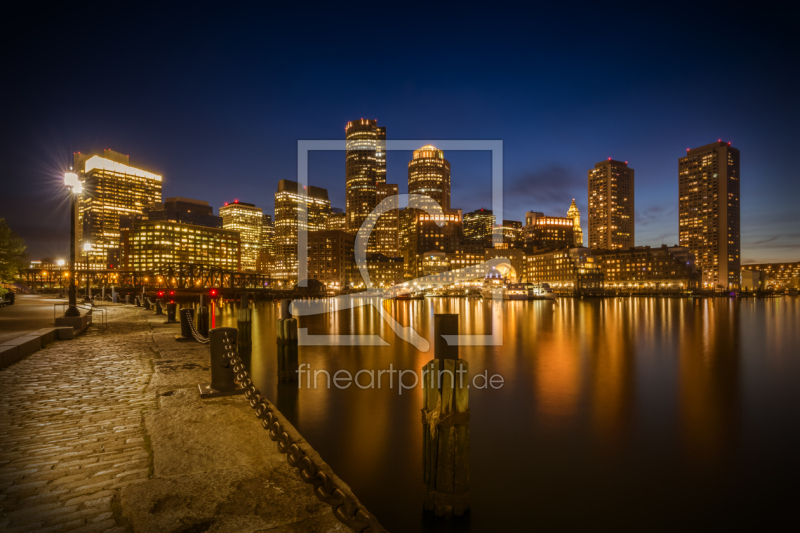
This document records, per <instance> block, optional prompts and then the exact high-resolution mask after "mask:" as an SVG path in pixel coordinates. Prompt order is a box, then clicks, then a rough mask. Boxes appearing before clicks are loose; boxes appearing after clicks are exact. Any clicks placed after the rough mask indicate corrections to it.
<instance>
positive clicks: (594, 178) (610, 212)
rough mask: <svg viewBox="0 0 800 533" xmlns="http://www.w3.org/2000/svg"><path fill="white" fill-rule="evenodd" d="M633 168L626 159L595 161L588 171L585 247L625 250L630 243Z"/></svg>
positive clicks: (631, 238)
mask: <svg viewBox="0 0 800 533" xmlns="http://www.w3.org/2000/svg"><path fill="white" fill-rule="evenodd" d="M633 174H634V170H633V169H632V168H628V162H627V161H625V162H623V161H615V160H613V159H611V158H609V159H608V160H607V161H601V162H599V163H597V164H596V165H595V166H594V168H593V169H592V170H590V171H589V247H590V248H592V249H594V248H603V249H606V250H620V249H621V250H625V249H627V248H631V247H633V246H634V242H635V236H636V235H635V232H634V222H635V220H636V212H635V205H634V179H633Z"/></svg>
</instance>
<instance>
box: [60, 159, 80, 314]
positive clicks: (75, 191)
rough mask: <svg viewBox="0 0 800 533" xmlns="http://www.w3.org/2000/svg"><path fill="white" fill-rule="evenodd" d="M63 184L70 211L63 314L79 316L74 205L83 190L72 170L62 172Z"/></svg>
mask: <svg viewBox="0 0 800 533" xmlns="http://www.w3.org/2000/svg"><path fill="white" fill-rule="evenodd" d="M64 185H66V186H67V187H69V189H70V199H71V201H70V212H69V307H67V310H66V312H65V313H64V316H70V317H74V316H81V312H80V311H78V306H77V304H78V302H77V295H76V294H75V207H76V206H77V201H78V195H79V194H80V193H81V192H83V186H82V185H81V182H80V180H79V179H78V175H77V174H75V173H74V172H67V173H65V174H64Z"/></svg>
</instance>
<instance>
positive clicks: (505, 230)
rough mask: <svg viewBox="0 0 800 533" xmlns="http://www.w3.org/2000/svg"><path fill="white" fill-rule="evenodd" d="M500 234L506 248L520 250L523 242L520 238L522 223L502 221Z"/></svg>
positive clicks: (521, 237)
mask: <svg viewBox="0 0 800 533" xmlns="http://www.w3.org/2000/svg"><path fill="white" fill-rule="evenodd" d="M500 233H501V235H502V236H503V243H504V244H506V245H507V246H506V248H521V247H522V245H523V243H524V242H525V240H524V239H523V236H522V222H520V221H519V220H503V225H502V226H500Z"/></svg>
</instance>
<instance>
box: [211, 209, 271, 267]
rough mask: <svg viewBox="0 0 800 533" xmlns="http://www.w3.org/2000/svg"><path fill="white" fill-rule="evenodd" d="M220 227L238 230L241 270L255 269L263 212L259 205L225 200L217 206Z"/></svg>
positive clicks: (259, 248)
mask: <svg viewBox="0 0 800 533" xmlns="http://www.w3.org/2000/svg"><path fill="white" fill-rule="evenodd" d="M219 215H220V216H221V217H222V227H223V228H224V229H227V230H231V231H238V232H239V236H240V238H241V241H242V270H243V271H255V270H256V263H257V260H258V253H259V251H260V250H261V226H262V225H263V224H264V213H263V212H262V210H261V208H260V207H256V206H255V204H249V203H247V202H240V201H239V200H234V201H233V202H230V203H228V202H225V205H224V206H222V207H220V208H219Z"/></svg>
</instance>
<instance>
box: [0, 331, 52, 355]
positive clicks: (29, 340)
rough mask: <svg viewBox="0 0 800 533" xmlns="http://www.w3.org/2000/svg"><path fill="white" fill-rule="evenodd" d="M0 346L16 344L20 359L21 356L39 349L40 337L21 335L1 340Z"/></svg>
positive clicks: (40, 347)
mask: <svg viewBox="0 0 800 533" xmlns="http://www.w3.org/2000/svg"><path fill="white" fill-rule="evenodd" d="M0 346H16V347H17V349H18V350H19V357H20V359H22V358H23V357H27V356H29V355H30V354H32V353H33V352H36V351H39V350H41V349H42V339H41V337H39V336H35V337H34V336H28V335H23V336H22V337H17V338H16V339H11V340H8V341H3V342H2V343H0Z"/></svg>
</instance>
